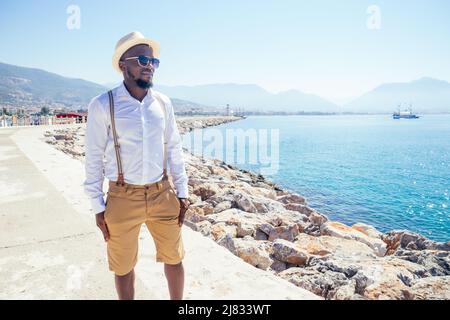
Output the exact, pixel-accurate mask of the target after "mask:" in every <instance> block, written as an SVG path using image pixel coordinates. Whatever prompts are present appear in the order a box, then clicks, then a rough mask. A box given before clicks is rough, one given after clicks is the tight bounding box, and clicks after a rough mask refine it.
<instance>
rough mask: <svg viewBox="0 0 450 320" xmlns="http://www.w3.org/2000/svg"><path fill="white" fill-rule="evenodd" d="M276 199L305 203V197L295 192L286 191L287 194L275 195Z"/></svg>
mask: <svg viewBox="0 0 450 320" xmlns="http://www.w3.org/2000/svg"><path fill="white" fill-rule="evenodd" d="M276 200H278V201H280V202H282V203H284V204H288V203H299V204H306V200H305V198H304V197H302V196H301V195H298V194H296V193H287V194H283V195H280V196H277V197H276Z"/></svg>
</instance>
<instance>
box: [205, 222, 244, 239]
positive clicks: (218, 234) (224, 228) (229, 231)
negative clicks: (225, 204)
mask: <svg viewBox="0 0 450 320" xmlns="http://www.w3.org/2000/svg"><path fill="white" fill-rule="evenodd" d="M210 233H211V236H212V237H213V239H214V240H215V241H217V240H219V239H220V238H223V237H224V236H225V235H229V236H231V237H232V238H235V237H236V235H237V228H236V226H231V225H226V224H225V223H223V222H220V223H216V224H214V225H212V226H211V227H210Z"/></svg>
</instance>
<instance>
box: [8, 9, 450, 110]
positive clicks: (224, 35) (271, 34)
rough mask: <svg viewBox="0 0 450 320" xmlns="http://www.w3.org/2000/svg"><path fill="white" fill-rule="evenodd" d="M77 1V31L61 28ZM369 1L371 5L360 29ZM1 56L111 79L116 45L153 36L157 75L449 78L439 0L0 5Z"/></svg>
mask: <svg viewBox="0 0 450 320" xmlns="http://www.w3.org/2000/svg"><path fill="white" fill-rule="evenodd" d="M71 4H75V5H78V6H79V8H80V10H81V20H80V21H81V28H80V29H79V30H77V29H75V30H69V29H68V28H67V27H66V21H67V19H68V17H69V14H68V13H66V10H67V7H68V6H69V5H71ZM369 5H377V6H378V7H379V9H380V13H381V20H380V21H381V23H380V27H381V28H380V29H379V30H373V29H369V28H368V27H367V24H366V22H367V20H368V18H369V16H370V14H368V13H367V8H368V7H369ZM0 30H1V32H0V40H1V41H0V61H1V62H5V63H11V64H17V65H22V66H29V67H36V68H42V69H45V70H48V71H51V72H55V73H58V74H62V75H65V76H69V77H75V78H83V79H86V80H90V81H94V82H98V83H111V82H118V81H119V80H120V79H121V77H120V75H118V74H116V73H115V71H114V70H113V69H112V67H111V56H112V53H113V49H114V46H115V43H116V41H117V40H118V39H119V38H120V37H121V36H123V35H124V34H126V33H128V32H130V31H133V30H139V31H141V32H142V33H143V34H144V35H146V36H147V37H150V38H154V39H155V40H157V41H159V42H160V43H161V66H160V69H159V70H158V73H157V74H156V75H155V82H157V83H161V84H166V85H196V84H207V83H229V82H234V83H254V84H258V85H261V86H262V87H264V88H265V89H267V90H269V91H271V92H278V91H281V90H288V89H298V90H301V91H304V92H309V93H315V94H318V95H321V96H323V97H325V98H328V99H331V100H334V101H340V100H345V99H346V98H348V97H352V96H357V95H360V94H362V93H364V92H366V91H368V90H371V89H373V88H374V87H375V86H377V85H379V84H381V83H384V82H397V81H410V80H414V79H417V78H420V77H422V76H429V77H435V78H439V79H443V80H447V81H450V59H449V58H450V1H448V0H428V1H425V0H408V1H407V0H395V1H394V0H388V1H375V0H373V1H366V0H341V1H338V0H330V1H325V0H316V1H312V0H310V1H301V0H292V1H287V0H278V1H275V0H273V1H263V0H259V1H253V0H242V1H235V0H227V1H215V0H191V1H103V0H95V1H84V0H73V1H54V0H53V1H52V0H39V1H31V0H29V1H21V0H14V1H13V0H9V1H0Z"/></svg>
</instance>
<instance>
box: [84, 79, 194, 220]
mask: <svg viewBox="0 0 450 320" xmlns="http://www.w3.org/2000/svg"><path fill="white" fill-rule="evenodd" d="M112 92H113V97H114V115H115V118H114V120H115V124H116V131H117V136H118V141H119V145H120V157H121V160H122V168H123V174H124V178H125V182H126V183H130V184H139V185H142V184H147V183H154V182H157V181H160V180H161V179H162V178H163V162H164V161H163V157H164V152H163V150H164V149H163V148H164V127H165V124H164V113H163V110H162V109H161V106H160V104H159V102H158V100H157V99H156V98H155V97H154V94H155V90H152V89H149V90H148V93H147V95H146V96H145V98H144V99H143V100H142V102H140V101H139V100H137V99H135V98H133V97H132V96H131V95H130V93H129V92H128V90H127V89H126V87H125V85H124V84H123V83H122V84H121V85H120V86H118V87H116V88H114V89H113V90H112ZM156 94H159V96H160V97H161V99H162V100H163V101H164V104H165V106H164V107H165V108H166V114H167V120H168V121H167V124H168V133H167V136H168V137H167V159H168V166H167V171H168V174H170V175H171V176H172V180H173V183H174V185H175V188H176V191H177V196H178V197H179V198H187V197H188V186H187V182H188V177H187V174H186V170H185V165H184V159H183V151H182V141H181V137H180V134H179V131H178V127H177V123H176V121H175V116H174V112H173V106H172V102H171V101H170V99H169V98H168V97H167V96H165V95H163V94H161V93H159V92H156ZM85 155H86V163H85V171H86V180H85V182H84V190H85V193H86V194H87V195H88V197H89V198H90V199H91V205H92V210H93V211H94V213H99V212H102V211H104V210H105V202H104V198H103V196H104V193H103V181H104V177H106V178H107V179H108V180H110V181H117V179H118V168H117V160H116V153H115V149H114V138H113V134H112V129H111V118H110V112H109V98H108V93H104V94H102V95H99V96H97V97H95V98H93V99H92V100H91V102H90V104H89V107H88V120H87V124H86V136H85Z"/></svg>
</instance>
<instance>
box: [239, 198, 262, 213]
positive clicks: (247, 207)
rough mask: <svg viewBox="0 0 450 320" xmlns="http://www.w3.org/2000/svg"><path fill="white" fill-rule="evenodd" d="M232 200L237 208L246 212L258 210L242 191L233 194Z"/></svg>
mask: <svg viewBox="0 0 450 320" xmlns="http://www.w3.org/2000/svg"><path fill="white" fill-rule="evenodd" d="M234 201H235V202H236V205H237V207H238V208H239V209H241V210H243V211H246V212H253V213H255V212H258V209H256V206H255V205H254V204H253V202H252V200H251V197H250V196H248V195H246V194H244V193H236V194H235V196H234Z"/></svg>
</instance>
